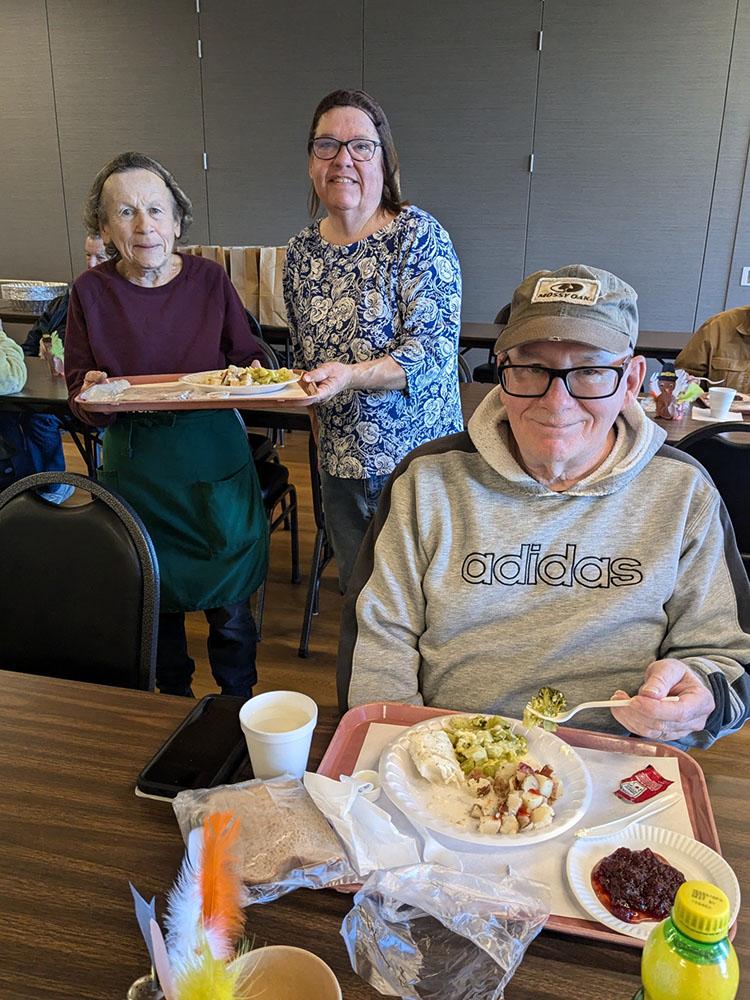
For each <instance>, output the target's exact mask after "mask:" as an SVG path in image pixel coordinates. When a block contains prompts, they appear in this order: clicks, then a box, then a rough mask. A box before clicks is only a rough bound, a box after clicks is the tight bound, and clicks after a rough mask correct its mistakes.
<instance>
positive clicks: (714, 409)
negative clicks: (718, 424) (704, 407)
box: [708, 385, 737, 420]
mask: <svg viewBox="0 0 750 1000" xmlns="http://www.w3.org/2000/svg"><path fill="white" fill-rule="evenodd" d="M736 395H737V391H736V389H729V388H728V387H727V386H724V385H712V386H711V388H710V389H709V390H708V405H709V406H710V407H711V416H712V417H713V418H714V419H716V420H723V419H724V417H726V416H727V414H728V413H729V407H730V406H731V405H732V402H733V400H734V397H735V396H736Z"/></svg>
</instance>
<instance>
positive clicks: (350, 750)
mask: <svg viewBox="0 0 750 1000" xmlns="http://www.w3.org/2000/svg"><path fill="white" fill-rule="evenodd" d="M454 714H457V713H455V712H453V711H451V710H450V709H445V708H426V707H424V706H421V705H401V704H398V703H396V702H371V703H370V704H368V705H358V706H357V708H352V709H350V710H349V711H348V712H347V713H346V715H344V716H343V718H342V719H341V722H340V723H339V725H338V728H337V729H336V732H335V733H334V734H333V739H332V740H331V742H330V744H329V745H328V749H327V750H326V752H325V755H324V757H323V759H322V760H321V762H320V767H319V768H318V773H319V774H324V775H326V776H327V777H329V778H338V776H339V775H340V774H351V773H352V771H353V770H354V767H355V764H356V763H357V758H358V757H359V753H360V750H361V749H362V744H363V743H364V741H365V736H366V735H367V730H368V729H369V728H370V725H371V724H372V723H373V722H384V723H387V724H388V725H391V726H414V725H416V724H417V723H418V722H422V721H423V720H424V719H432V718H434V717H435V716H437V715H454ZM557 735H558V736H559V737H560V739H562V740H564V741H565V742H566V743H569V744H570V745H571V746H574V747H585V748H587V749H591V750H607V751H610V752H614V753H622V754H637V755H638V756H641V757H676V758H677V759H678V761H679V767H680V780H681V782H682V791H683V793H684V795H685V802H686V805H687V810H688V816H689V817H690V824H691V826H692V828H693V836H694V837H695V839H696V840H699V841H700V842H701V843H703V844H706V845H707V846H708V847H711V848H713V850H714V851H716V852H717V853H719V854H721V847H720V845H719V833H718V831H717V829H716V823H715V822H714V816H713V811H712V809H711V800H710V799H709V797H708V788H707V787H706V779H705V777H704V775H703V771H702V769H701V766H700V764H698V762H697V761H696V760H694V759H693V758H692V757H690V756H688V754H686V753H684V751H682V750H677V749H675V748H674V747H670V746H665V745H664V744H663V743H651V742H649V741H648V740H640V739H630V738H625V737H619V736H608V735H606V734H604V733H592V732H589V731H588V730H586V729H570V728H568V727H566V726H561V727H560V728H559V729H558V730H557ZM626 770H627V768H626ZM351 888H352V891H354V890H355V889H356V888H357V887H354V886H353V887H351ZM546 927H547V928H548V929H549V930H553V931H562V932H563V933H565V934H576V935H578V936H579V937H587V938H596V939H597V940H599V941H609V942H612V943H614V944H623V945H630V946H632V947H634V948H642V947H643V941H640V940H638V939H637V938H631V937H628V936H627V935H625V934H618V933H617V932H616V931H613V930H610V928H608V927H605V926H604V924H600V923H598V921H596V920H586V919H581V918H578V917H564V916H557V915H556V914H554V913H553V914H552V915H551V916H550V918H549V920H548V921H547V924H546Z"/></svg>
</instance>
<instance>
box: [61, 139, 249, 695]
mask: <svg viewBox="0 0 750 1000" xmlns="http://www.w3.org/2000/svg"><path fill="white" fill-rule="evenodd" d="M191 213H192V206H191V204H190V201H189V199H188V198H187V197H186V195H185V194H184V193H183V192H182V190H181V189H180V188H179V187H178V185H177V183H176V182H175V180H174V178H173V177H172V175H171V174H170V173H169V171H168V170H166V169H165V168H164V167H163V166H162V165H161V164H160V163H158V162H157V161H156V160H152V159H151V158H150V157H148V156H144V155H143V154H141V153H123V154H121V155H120V156H118V157H116V158H115V159H114V160H112V161H111V162H110V163H108V164H107V166H106V167H104V168H103V169H102V170H100V171H99V173H98V174H97V176H96V179H95V180H94V183H93V185H92V187H91V191H90V192H89V196H88V200H87V205H86V216H85V222H86V226H87V228H88V230H89V231H90V232H100V233H101V235H102V237H103V239H104V242H105V245H106V247H107V250H108V254H109V260H108V261H106V262H105V263H103V264H100V265H99V266H98V267H95V268H94V269H93V270H91V271H88V272H86V273H85V274H83V275H81V277H80V278H78V280H77V281H76V282H75V284H74V285H73V290H72V292H71V296H70V307H69V311H68V328H67V335H66V340H65V370H66V377H67V381H68V390H69V394H70V399H71V408H72V409H73V411H74V412H75V413H76V415H77V416H78V417H80V418H81V419H82V420H85V421H88V422H89V423H97V424H102V423H104V424H107V425H108V426H107V430H106V432H105V434H104V446H103V461H102V468H101V470H100V479H101V481H102V482H103V483H104V484H105V485H107V486H109V487H110V488H111V489H112V490H114V491H115V492H116V493H119V494H120V495H121V496H123V497H124V498H125V499H126V500H128V501H129V502H130V503H131V504H132V506H133V507H134V508H135V510H136V511H137V512H138V513H139V514H140V516H141V518H142V519H143V521H144V523H145V525H146V528H147V529H148V532H149V534H150V535H151V538H152V541H153V543H154V547H155V548H156V553H157V556H158V560H159V573H160V578H161V607H160V611H161V614H160V617H159V640H158V652H157V664H156V681H157V685H158V687H159V689H160V690H161V691H163V692H165V693H169V694H183V695H190V694H191V693H192V692H191V688H190V682H191V677H192V674H193V670H194V663H193V661H192V660H191V659H190V657H189V655H188V651H187V645H186V639H185V621H184V613H185V611H194V610H197V609H201V610H203V611H204V612H205V615H206V618H207V619H208V623H209V637H208V656H209V661H210V663H211V670H212V672H213V675H214V677H215V679H216V681H217V683H218V684H219V686H220V687H221V690H222V692H223V693H225V694H235V695H243V696H246V697H249V696H250V694H251V693H252V685H253V683H254V682H255V679H256V674H255V647H256V630H255V624H254V622H253V619H252V616H251V614H250V610H249V606H248V599H249V597H250V595H251V594H252V592H253V591H254V590H255V589H257V587H258V586H259V584H260V583H261V581H262V580H263V578H264V576H265V571H266V562H267V558H268V534H267V526H266V519H265V515H264V512H263V505H262V499H261V495H260V489H259V486H258V478H257V475H256V472H255V466H254V464H253V461H252V459H251V456H250V452H249V448H248V444H247V437H246V433H245V429H244V426H243V424H242V422H241V420H240V419H239V416H238V414H237V413H236V412H235V411H233V410H209V411H205V410H204V411H179V412H174V413H163V412H161V413H147V414H143V413H140V414H139V413H132V414H122V415H118V416H117V417H116V419H114V420H111V419H110V420H108V419H107V418H102V417H100V416H99V417H98V416H97V415H95V414H91V413H86V412H85V411H82V410H81V409H80V408H78V407H77V406H76V405H75V403H74V402H73V400H74V399H75V397H76V396H77V395H78V393H79V392H80V391H81V390H82V388H83V387H84V386H87V385H88V384H91V383H94V382H97V381H101V380H102V378H103V377H104V375H103V373H106V374H107V375H108V376H117V375H152V374H164V373H166V372H195V371H206V370H208V369H216V368H223V367H225V366H226V365H227V364H230V363H231V364H238V365H249V364H250V363H251V362H252V361H253V360H254V359H258V358H259V357H260V356H261V353H260V350H259V346H258V342H257V340H256V339H255V337H254V336H253V334H252V332H251V330H250V326H249V323H248V319H247V316H246V314H245V311H244V309H243V307H242V303H241V302H240V300H239V298H238V297H237V294H236V292H235V291H234V288H233V287H232V284H231V282H230V281H229V278H228V276H227V274H226V272H225V271H224V270H223V268H221V267H219V265H218V264H215V263H213V261H210V260H204V259H203V258H201V257H192V256H187V255H184V256H183V255H181V254H178V253H175V250H174V245H175V240H176V239H177V238H178V237H180V236H183V235H184V233H185V230H186V229H187V226H188V225H189V224H190V222H191V221H192V214H191Z"/></svg>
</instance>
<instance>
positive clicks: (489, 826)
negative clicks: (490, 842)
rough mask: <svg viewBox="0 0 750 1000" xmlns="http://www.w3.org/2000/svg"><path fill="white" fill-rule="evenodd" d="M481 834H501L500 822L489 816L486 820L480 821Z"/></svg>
mask: <svg viewBox="0 0 750 1000" xmlns="http://www.w3.org/2000/svg"><path fill="white" fill-rule="evenodd" d="M478 829H479V832H480V833H499V832H500V820H499V819H494V817H492V816H487V817H486V818H485V819H480V820H479V828H478Z"/></svg>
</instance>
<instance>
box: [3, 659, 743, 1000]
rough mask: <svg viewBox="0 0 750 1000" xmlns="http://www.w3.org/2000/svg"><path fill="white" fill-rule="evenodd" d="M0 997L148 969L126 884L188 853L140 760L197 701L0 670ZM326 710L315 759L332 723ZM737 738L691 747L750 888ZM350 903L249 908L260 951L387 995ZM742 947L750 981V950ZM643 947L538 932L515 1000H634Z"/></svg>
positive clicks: (513, 989) (102, 988) (97, 990)
mask: <svg viewBox="0 0 750 1000" xmlns="http://www.w3.org/2000/svg"><path fill="white" fill-rule="evenodd" d="M0 678H1V681H0V767H1V768H2V774H3V779H4V780H3V806H4V808H3V814H4V822H3V848H2V851H0V898H1V899H2V909H3V920H2V924H1V926H0V955H2V961H1V962H0V996H2V997H8V998H11V997H12V998H13V1000H32V998H33V1000H40V998H48V1000H68V998H70V1000H73V998H75V1000H104V998H107V1000H110V998H114V997H124V996H125V993H126V990H127V987H128V986H129V985H130V983H131V982H132V981H133V980H134V979H136V978H137V977H138V976H139V975H142V974H143V973H144V972H145V971H146V967H147V956H146V951H145V947H144V945H143V943H142V941H141V939H140V935H139V931H138V928H137V925H136V921H135V917H134V915H133V906H132V902H131V897H130V891H129V889H128V880H132V882H133V883H134V884H135V885H136V887H137V888H138V889H139V890H140V891H141V893H142V894H143V895H144V896H146V897H147V898H150V896H151V895H154V894H155V895H156V896H157V912H158V913H160V914H161V912H162V911H163V906H164V898H165V894H166V892H167V890H168V889H169V888H170V887H171V885H172V882H173V880H174V878H175V875H176V873H177V870H178V867H179V864H180V860H181V858H182V853H183V845H182V840H181V838H180V834H179V830H178V827H177V823H176V821H175V819H174V816H173V813H172V809H171V806H170V805H169V804H167V803H163V802H156V801H153V800H149V799H142V798H137V797H136V796H135V795H134V794H133V789H134V784H135V779H136V776H137V774H138V772H139V771H140V770H141V768H142V767H143V765H144V764H145V763H146V762H147V760H148V759H149V758H150V757H151V755H152V754H153V753H154V752H155V751H156V750H157V749H158V747H159V746H160V745H161V744H162V742H163V741H164V739H165V738H166V737H167V735H168V734H169V733H170V732H171V731H172V730H173V729H174V728H175V726H176V724H177V723H178V722H179V721H180V720H181V719H182V718H183V717H184V716H185V715H186V714H187V712H188V710H189V709H190V708H191V707H192V704H191V703H188V702H186V701H185V700H183V699H181V698H173V697H169V696H166V695H157V694H149V693H148V692H143V691H126V690H122V689H117V688H106V687H99V686H95V685H87V684H78V683H73V682H70V681H60V680H54V679H50V678H44V677H35V676H30V675H22V674H15V673H10V672H5V671H3V673H2V674H1V675H0ZM335 722H336V717H335V714H334V712H333V710H332V709H327V710H326V709H321V715H320V722H319V725H318V728H317V730H316V733H315V738H314V743H313V753H312V757H311V765H312V764H317V762H318V761H319V760H320V758H321V756H322V753H323V750H324V749H325V747H326V746H327V744H328V742H329V740H330V737H331V735H332V733H333V730H334V728H335ZM747 748H748V741H747V739H746V738H745V736H744V734H743V733H740V734H738V735H736V736H734V737H730V738H728V739H726V740H723V741H721V742H720V743H719V744H717V745H716V746H715V747H712V748H711V750H709V751H706V752H704V753H701V754H696V756H698V757H699V758H700V760H701V763H702V764H703V763H704V762H705V765H708V764H709V762H710V768H709V767H707V768H706V769H707V770H708V771H709V774H708V781H709V788H710V792H711V798H712V802H713V807H714V813H715V816H716V820H717V824H718V827H719V832H720V835H721V840H722V847H723V851H724V853H725V855H726V857H727V859H728V861H729V862H730V863H731V864H732V865H733V867H734V869H735V871H736V873H737V876H738V878H739V880H740V884H741V887H742V890H743V893H749V892H750V874H748V869H747V868H746V867H745V865H744V864H743V862H744V861H745V860H746V857H747V852H748V848H749V847H750V828H748V825H747V822H746V818H745V811H746V807H745V803H746V802H747V801H748V799H749V798H750V779H748V778H745V777H737V773H738V770H739V773H741V774H742V773H744V772H745V769H744V767H742V768H738V762H742V763H744V762H746V761H747ZM350 907H351V897H350V896H347V895H344V894H341V893H336V892H333V891H330V892H329V891H319V892H312V891H308V890H301V891H298V892H294V893H291V894H290V895H288V896H285V897H283V898H282V899H279V900H277V901H276V902H273V903H269V904H267V905H265V906H255V907H250V908H249V909H248V910H247V925H246V932H247V934H248V935H250V936H252V935H253V934H255V935H256V943H257V944H260V943H267V944H293V945H298V946H300V947H306V948H308V949H310V950H312V951H314V952H315V953H316V954H318V955H320V957H321V958H323V959H324V960H325V961H326V962H328V964H329V965H330V966H331V967H332V968H333V970H334V971H335V973H336V975H337V976H338V978H339V980H340V982H341V986H342V989H343V993H344V996H345V997H346V998H347V1000H374V998H376V997H377V996H378V995H379V994H377V993H376V992H375V991H374V990H373V989H372V988H371V987H370V986H369V985H367V984H366V983H364V982H363V981H362V980H360V979H359V978H358V977H357V976H355V975H354V973H353V972H352V971H351V968H350V966H349V961H348V957H347V954H346V950H345V948H344V944H343V941H342V939H341V937H340V935H339V928H340V925H341V921H342V919H343V917H344V916H345V914H346V913H347V912H348V911H349V909H350ZM748 938H749V935H748V933H747V931H746V928H745V927H744V926H742V925H740V927H739V929H738V933H737V938H736V940H735V946H736V947H737V950H738V953H739V955H740V967H741V969H742V970H743V983H745V986H746V988H750V941H749V940H748ZM639 962H640V954H639V952H638V951H637V950H635V949H632V948H629V947H619V946H615V945H608V944H600V943H592V942H588V941H585V940H583V939H577V938H572V937H566V936H562V935H558V934H553V933H549V932H543V933H542V934H541V935H540V937H538V938H537V939H536V941H535V942H534V943H533V944H532V945H531V948H530V949H529V952H528V954H527V955H526V957H525V959H524V961H523V963H522V965H521V967H520V968H519V970H518V972H517V973H516V975H515V977H514V979H513V981H512V982H511V984H510V986H509V987H508V989H507V991H506V996H507V997H508V1000H532V998H533V1000H543V998H545V997H549V998H550V1000H552V998H553V997H555V998H557V997H572V996H580V997H586V998H588V997H594V996H596V997H622V998H627V997H630V996H631V995H632V994H633V993H634V992H635V990H636V987H637V986H638V980H639V971H638V970H639Z"/></svg>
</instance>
